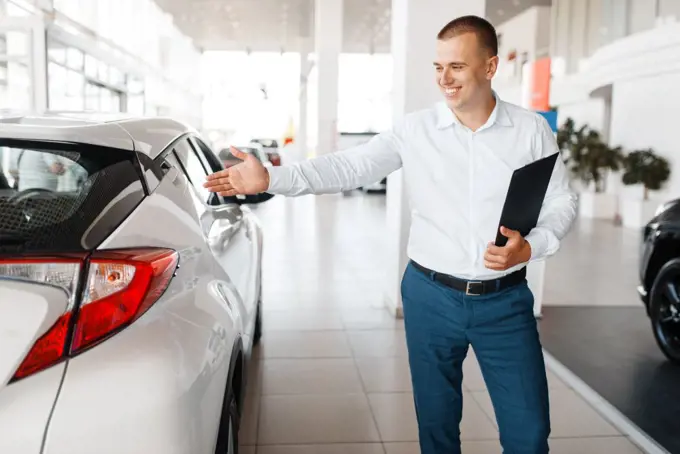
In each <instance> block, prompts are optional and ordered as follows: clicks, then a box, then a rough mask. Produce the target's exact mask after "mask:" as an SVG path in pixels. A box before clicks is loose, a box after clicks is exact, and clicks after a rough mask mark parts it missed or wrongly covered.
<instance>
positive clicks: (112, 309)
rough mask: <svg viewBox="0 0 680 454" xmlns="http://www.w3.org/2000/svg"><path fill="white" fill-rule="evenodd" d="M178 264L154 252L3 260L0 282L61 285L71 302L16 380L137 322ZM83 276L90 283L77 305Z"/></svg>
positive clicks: (168, 254)
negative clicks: (6, 280) (8, 279)
mask: <svg viewBox="0 0 680 454" xmlns="http://www.w3.org/2000/svg"><path fill="white" fill-rule="evenodd" d="M178 260H179V256H178V254H177V252H175V251H173V250H170V249H156V248H154V249H135V250H114V251H98V252H95V253H93V254H92V256H91V257H90V260H89V261H88V260H86V256H85V255H82V256H70V257H66V258H64V257H40V258H31V259H26V260H0V277H9V278H12V279H19V280H25V281H30V282H36V283H45V284H50V285H55V286H59V287H61V288H63V289H64V290H65V291H66V293H67V295H68V298H69V304H68V307H67V310H66V312H65V313H64V314H62V315H61V316H60V317H59V319H58V320H57V321H56V322H55V323H54V325H53V326H52V327H50V328H49V329H48V330H47V332H46V333H45V334H43V335H42V336H41V337H40V338H39V339H38V340H37V341H36V342H35V343H34V344H33V346H32V347H31V349H30V350H29V352H28V354H27V355H26V357H25V358H24V360H23V361H22V363H21V365H20V366H19V368H18V369H17V371H16V372H15V374H14V377H13V379H12V380H13V381H15V380H18V379H21V378H24V377H26V376H29V375H31V374H34V373H36V372H38V371H41V370H44V369H46V368H48V367H50V366H52V365H54V364H55V363H57V362H59V361H60V360H62V359H63V358H64V357H66V356H67V355H69V354H71V355H75V354H78V353H80V352H81V351H83V350H84V349H86V348H88V347H91V346H93V345H94V344H96V343H98V342H100V341H102V340H104V339H105V338H108V337H110V336H111V335H113V334H115V333H116V332H118V331H120V330H121V329H122V328H124V327H125V326H127V325H129V324H130V323H132V322H134V321H135V320H136V319H138V318H139V317H140V316H141V315H142V314H144V313H145V312H146V311H147V310H148V309H149V307H151V305H153V304H154V303H155V302H156V301H157V300H158V298H160V296H161V295H162V294H163V292H165V290H166V288H167V287H168V285H169V283H170V280H171V279H172V277H173V275H174V273H175V269H176V268H177V264H178ZM85 272H86V274H85ZM81 276H87V277H86V279H87V280H86V281H85V282H84V283H83V286H82V287H83V290H82V297H81V298H80V304H77V303H78V300H79V298H78V292H77V289H78V286H79V281H80V279H81ZM71 332H73V338H72V340H71V339H70V338H69V333H71Z"/></svg>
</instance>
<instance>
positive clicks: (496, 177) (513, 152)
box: [403, 128, 536, 195]
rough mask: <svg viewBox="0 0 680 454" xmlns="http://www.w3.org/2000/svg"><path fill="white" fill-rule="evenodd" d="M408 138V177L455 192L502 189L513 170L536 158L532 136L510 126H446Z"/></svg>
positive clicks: (418, 182)
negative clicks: (493, 128) (475, 128)
mask: <svg viewBox="0 0 680 454" xmlns="http://www.w3.org/2000/svg"><path fill="white" fill-rule="evenodd" d="M409 142H410V143H409V144H408V146H407V147H406V148H407V149H406V152H405V153H404V157H403V161H404V169H405V171H406V173H407V174H409V176H410V179H411V180H412V181H413V182H415V183H416V184H418V185H420V186H427V185H436V186H438V187H440V188H442V189H446V190H455V191H456V192H458V193H460V192H461V191H464V192H470V191H474V192H476V193H481V194H483V193H490V194H491V193H495V192H496V191H498V190H502V191H505V190H507V185H508V184H509V182H510V178H511V177H512V173H513V172H514V170H515V169H518V168H520V167H522V166H524V165H526V164H529V163H530V162H532V161H534V160H535V159H536V156H535V155H536V153H535V146H534V144H533V143H532V140H531V137H528V136H526V135H523V134H520V133H518V131H515V130H514V129H513V128H505V129H501V130H497V131H493V132H492V131H482V132H480V133H472V132H469V131H454V130H453V128H449V129H446V130H442V131H436V133H429V134H420V135H416V136H414V137H413V138H412V139H411V140H410V141H409ZM481 194H480V195H481ZM490 194H489V195H490Z"/></svg>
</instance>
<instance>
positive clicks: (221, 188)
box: [207, 181, 234, 192]
mask: <svg viewBox="0 0 680 454" xmlns="http://www.w3.org/2000/svg"><path fill="white" fill-rule="evenodd" d="M207 189H208V191H210V192H220V191H228V190H230V189H234V185H233V184H231V181H226V182H224V183H220V184H216V185H214V186H210V187H208V188H207Z"/></svg>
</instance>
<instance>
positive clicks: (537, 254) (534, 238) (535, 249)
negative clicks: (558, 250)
mask: <svg viewBox="0 0 680 454" xmlns="http://www.w3.org/2000/svg"><path fill="white" fill-rule="evenodd" d="M524 239H525V240H527V242H528V243H529V245H530V246H531V258H530V259H529V260H530V261H532V262H533V261H535V260H541V259H544V258H545V256H546V252H547V250H548V239H547V238H546V237H545V235H543V232H541V231H540V230H538V229H533V230H532V231H531V232H529V234H528V235H527V236H526V237H524Z"/></svg>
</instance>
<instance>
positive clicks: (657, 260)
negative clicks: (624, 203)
mask: <svg viewBox="0 0 680 454" xmlns="http://www.w3.org/2000/svg"><path fill="white" fill-rule="evenodd" d="M679 286H680V199H677V200H673V201H670V202H668V203H665V204H664V205H662V206H661V207H659V209H658V210H657V212H656V215H655V216H654V218H653V219H652V220H651V221H650V222H649V223H648V224H647V225H646V226H645V227H644V229H643V233H642V250H641V257H640V285H639V286H638V293H639V294H640V297H641V298H642V301H643V302H644V304H645V306H646V308H647V314H648V315H649V318H650V320H651V322H652V329H653V332H654V337H655V339H656V342H657V343H658V344H659V347H660V348H661V350H662V351H663V353H664V354H665V355H666V357H668V358H669V359H670V360H672V361H674V362H677V363H680V290H679Z"/></svg>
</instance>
